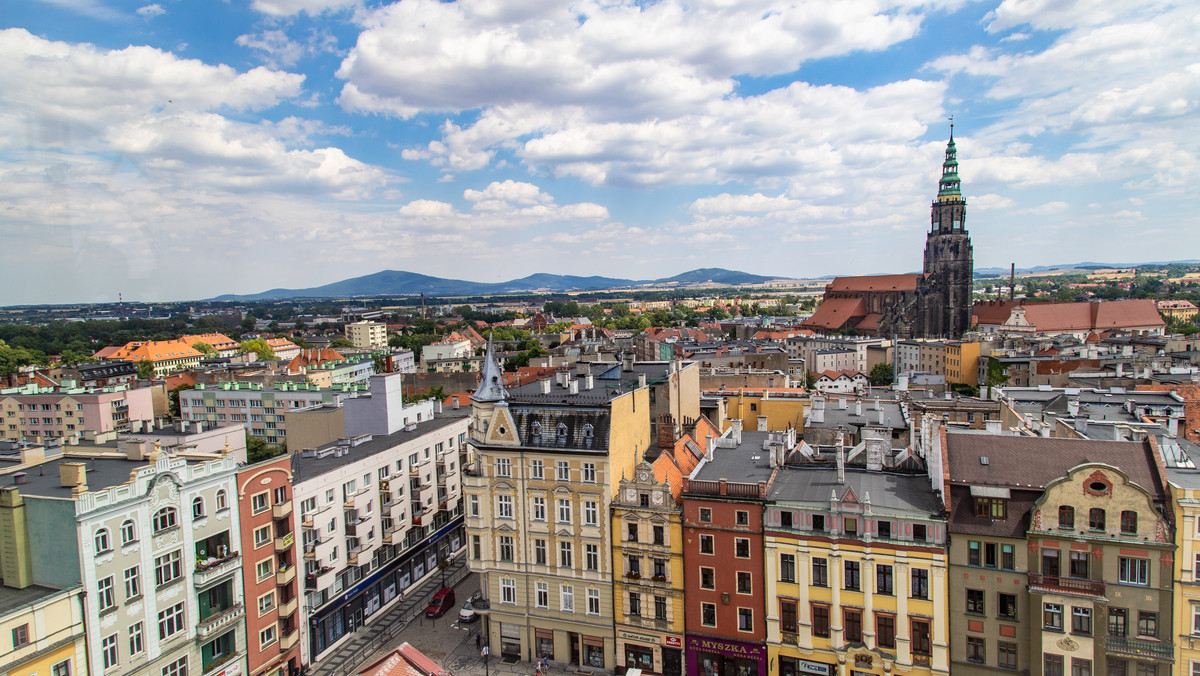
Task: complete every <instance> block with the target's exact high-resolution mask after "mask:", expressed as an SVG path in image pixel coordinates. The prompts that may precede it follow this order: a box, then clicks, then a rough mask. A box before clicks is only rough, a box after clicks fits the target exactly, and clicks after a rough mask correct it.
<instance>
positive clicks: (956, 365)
mask: <svg viewBox="0 0 1200 676" xmlns="http://www.w3.org/2000/svg"><path fill="white" fill-rule="evenodd" d="M944 363H945V369H946V382H947V383H961V384H963V385H972V386H978V385H979V343H969V342H966V341H961V340H951V341H947V342H946V358H945V362H944Z"/></svg>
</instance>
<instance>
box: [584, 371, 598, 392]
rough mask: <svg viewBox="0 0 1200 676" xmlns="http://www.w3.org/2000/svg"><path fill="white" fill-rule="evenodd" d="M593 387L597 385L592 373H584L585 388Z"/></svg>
mask: <svg viewBox="0 0 1200 676" xmlns="http://www.w3.org/2000/svg"><path fill="white" fill-rule="evenodd" d="M593 387H595V383H594V381H593V380H592V374H591V373H588V374H586V375H584V376H583V389H585V390H590V389H592V388H593Z"/></svg>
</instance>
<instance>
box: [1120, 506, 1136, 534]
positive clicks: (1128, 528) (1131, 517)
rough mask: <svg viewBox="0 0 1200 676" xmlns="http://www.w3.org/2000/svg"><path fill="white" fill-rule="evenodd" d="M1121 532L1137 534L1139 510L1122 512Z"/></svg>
mask: <svg viewBox="0 0 1200 676" xmlns="http://www.w3.org/2000/svg"><path fill="white" fill-rule="evenodd" d="M1121 532H1122V533H1124V534H1126V535H1136V534H1137V512H1135V511H1133V510H1132V509H1126V510H1124V511H1122V512H1121Z"/></svg>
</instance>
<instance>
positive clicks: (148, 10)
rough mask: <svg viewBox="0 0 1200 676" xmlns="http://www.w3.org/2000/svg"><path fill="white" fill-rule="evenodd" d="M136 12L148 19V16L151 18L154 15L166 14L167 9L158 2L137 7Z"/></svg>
mask: <svg viewBox="0 0 1200 676" xmlns="http://www.w3.org/2000/svg"><path fill="white" fill-rule="evenodd" d="M137 13H138V14H139V15H140V16H143V17H146V18H147V19H150V18H153V17H156V16H162V15H163V14H166V13H167V10H165V9H163V7H162V5H160V4H158V3H154V4H153V5H146V6H144V7H138V10H137Z"/></svg>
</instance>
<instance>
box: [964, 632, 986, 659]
mask: <svg viewBox="0 0 1200 676" xmlns="http://www.w3.org/2000/svg"><path fill="white" fill-rule="evenodd" d="M986 660H987V651H986V645H985V644H984V641H983V639H981V638H978V637H975V636H968V637H967V661H968V662H980V663H982V662H984V661H986Z"/></svg>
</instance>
